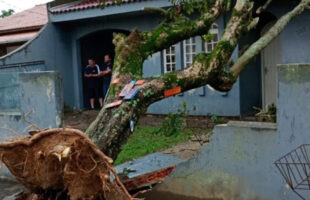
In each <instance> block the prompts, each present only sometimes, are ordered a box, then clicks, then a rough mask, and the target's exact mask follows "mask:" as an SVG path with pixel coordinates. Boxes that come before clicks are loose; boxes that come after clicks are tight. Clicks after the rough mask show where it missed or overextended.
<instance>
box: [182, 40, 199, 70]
mask: <svg viewBox="0 0 310 200" xmlns="http://www.w3.org/2000/svg"><path fill="white" fill-rule="evenodd" d="M187 47H189V51H187ZM196 54H197V38H195V37H192V38H189V39H187V40H184V41H183V56H184V67H185V68H186V67H189V66H190V65H191V64H192V63H193V60H194V57H195V55H196ZM188 56H189V59H187V58H188Z"/></svg>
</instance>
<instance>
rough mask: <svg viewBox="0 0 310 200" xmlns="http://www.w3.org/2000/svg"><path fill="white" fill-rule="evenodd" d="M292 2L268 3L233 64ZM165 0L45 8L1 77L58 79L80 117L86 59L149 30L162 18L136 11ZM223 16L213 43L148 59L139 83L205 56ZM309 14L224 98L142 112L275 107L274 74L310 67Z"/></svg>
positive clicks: (195, 97)
mask: <svg viewBox="0 0 310 200" xmlns="http://www.w3.org/2000/svg"><path fill="white" fill-rule="evenodd" d="M295 4H296V2H295V1H290V0H283V1H281V2H279V1H274V3H273V4H272V5H271V6H270V7H269V9H268V10H267V11H265V12H263V13H262V14H261V21H260V23H259V25H258V26H257V28H256V29H255V30H253V31H252V32H251V33H250V34H248V35H247V36H246V37H245V38H243V39H242V41H241V42H240V44H239V46H238V48H237V49H236V50H235V52H234V54H233V56H232V60H236V59H237V58H238V55H239V53H240V52H241V51H242V50H243V49H244V48H246V47H247V46H248V44H250V43H251V42H253V41H255V40H256V39H258V38H259V37H260V35H262V34H264V32H266V30H268V27H270V25H271V24H272V23H274V21H275V20H276V19H278V18H279V17H281V15H283V14H284V13H285V12H287V11H289V10H290V9H292V8H293V6H294V5H295ZM168 6H170V3H169V1H168V0H130V1H129V0H124V5H122V6H121V7H119V6H117V5H114V4H113V3H107V4H106V8H105V9H104V10H102V9H101V8H100V6H99V4H98V2H97V1H96V0H79V1H73V0H56V1H54V2H52V3H49V4H48V8H47V9H48V16H49V21H48V23H47V25H46V26H45V27H44V28H43V30H42V31H41V32H40V34H39V35H37V36H36V37H35V38H34V39H32V40H31V41H30V42H28V43H26V44H24V45H23V46H22V47H21V48H19V49H17V50H15V51H14V52H13V53H11V54H9V55H6V56H4V57H2V58H1V59H0V72H6V71H48V70H52V71H60V72H61V74H62V77H63V84H64V98H65V103H66V104H67V105H70V106H71V107H73V108H77V109H83V108H85V107H87V106H88V105H87V103H88V101H86V98H85V92H84V91H83V69H84V67H85V65H86V64H87V59H88V58H89V57H94V58H95V59H96V61H97V63H98V64H101V63H102V62H103V60H102V59H103V55H104V54H106V53H110V54H112V55H113V54H114V46H113V44H112V37H113V33H114V32H122V33H125V34H129V32H130V31H131V30H133V29H134V28H138V29H140V30H149V29H152V28H154V27H155V26H156V25H157V24H158V22H160V20H161V19H160V18H159V16H157V15H154V14H151V13H145V12H143V11H142V9H141V8H142V7H168ZM228 20H229V16H228V15H224V16H221V17H220V18H219V19H218V20H217V21H216V23H214V24H213V26H212V29H211V31H210V32H211V33H212V34H213V35H214V36H215V37H214V39H213V40H211V41H207V42H203V41H202V40H201V38H200V37H194V38H190V39H188V40H185V41H183V42H180V43H178V44H175V45H173V46H171V47H170V48H169V49H166V50H164V51H162V52H158V53H155V54H154V55H152V56H151V57H150V58H149V59H148V60H147V61H146V62H145V64H144V70H143V72H144V76H146V77H147V76H153V75H156V74H162V73H166V72H170V71H173V70H177V69H182V68H184V67H186V66H187V65H188V64H190V63H191V61H192V59H193V57H194V55H195V54H196V53H198V52H201V51H206V52H209V51H211V50H212V49H213V48H214V47H215V45H216V44H217V41H218V40H219V38H220V37H221V35H222V33H223V29H224V27H225V24H226V23H227V21H228ZM309 44H310V13H309V12H305V13H303V14H302V15H301V16H300V17H298V18H297V19H294V20H293V21H292V22H291V23H290V24H289V25H288V26H287V27H286V28H285V30H284V31H283V32H282V34H281V35H280V36H279V37H278V38H277V39H276V40H275V41H273V42H272V43H271V44H270V45H269V46H268V47H267V48H265V50H264V51H263V52H262V53H261V55H260V56H258V57H257V58H256V59H255V60H253V61H252V62H251V63H250V64H249V66H248V67H247V68H246V69H245V70H244V72H243V73H242V74H241V76H240V78H239V79H238V81H237V82H236V84H235V85H234V87H233V89H232V90H231V91H229V92H227V93H223V92H218V91H215V90H214V89H212V88H211V87H210V86H204V87H201V88H198V89H194V90H191V91H189V92H186V93H183V94H180V95H177V96H175V97H171V98H169V99H165V100H163V101H160V102H157V103H155V104H154V105H152V106H151V107H150V108H149V110H148V112H149V113H153V114H166V113H168V112H175V111H177V109H178V108H180V107H181V106H182V104H183V102H186V103H187V108H188V112H189V114H191V115H211V114H216V115H222V116H239V115H246V114H249V113H251V112H252V111H253V108H252V107H253V106H257V107H263V106H265V105H267V104H270V103H272V102H275V103H276V95H277V87H276V79H277V74H276V66H277V64H287V63H306V62H310V45H309Z"/></svg>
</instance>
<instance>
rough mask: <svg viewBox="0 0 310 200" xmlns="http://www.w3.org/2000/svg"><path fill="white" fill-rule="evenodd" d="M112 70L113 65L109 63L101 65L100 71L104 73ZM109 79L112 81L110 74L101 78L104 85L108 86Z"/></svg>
mask: <svg viewBox="0 0 310 200" xmlns="http://www.w3.org/2000/svg"><path fill="white" fill-rule="evenodd" d="M112 69H113V63H112V62H109V63H104V65H103V67H102V69H101V70H102V71H105V70H112ZM111 79H112V73H110V74H106V75H105V76H103V82H104V84H110V82H111Z"/></svg>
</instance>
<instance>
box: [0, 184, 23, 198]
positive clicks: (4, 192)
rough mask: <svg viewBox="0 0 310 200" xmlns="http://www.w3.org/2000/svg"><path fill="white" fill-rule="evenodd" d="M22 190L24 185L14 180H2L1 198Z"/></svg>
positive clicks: (0, 185) (0, 187)
mask: <svg viewBox="0 0 310 200" xmlns="http://www.w3.org/2000/svg"><path fill="white" fill-rule="evenodd" d="M21 190H22V186H20V185H19V184H17V183H13V182H6V181H0V199H4V198H5V197H8V196H11V195H13V194H16V193H17V192H19V191H21Z"/></svg>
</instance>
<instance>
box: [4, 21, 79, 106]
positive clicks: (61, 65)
mask: <svg viewBox="0 0 310 200" xmlns="http://www.w3.org/2000/svg"><path fill="white" fill-rule="evenodd" d="M67 33H68V32H67V31H66V29H62V28H61V27H56V26H55V25H53V24H51V23H48V24H47V25H46V26H45V27H44V28H43V29H42V30H41V31H40V33H39V34H38V35H37V36H36V37H35V38H34V39H33V40H31V41H29V42H27V43H26V44H24V45H23V46H21V47H20V48H18V49H16V50H15V51H13V52H11V53H10V54H8V55H6V56H4V57H1V58H0V72H1V73H3V72H31V71H48V70H53V71H59V72H61V75H62V77H65V78H64V80H63V81H64V91H65V93H64V97H65V100H66V103H67V104H69V105H72V106H73V107H74V105H75V104H74V103H75V99H74V95H73V90H72V88H74V85H73V81H72V74H73V68H72V64H71V59H70V58H71V46H70V45H69V44H70V43H68V37H69V35H68V34H67ZM69 41H70V40H69Z"/></svg>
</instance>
